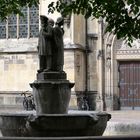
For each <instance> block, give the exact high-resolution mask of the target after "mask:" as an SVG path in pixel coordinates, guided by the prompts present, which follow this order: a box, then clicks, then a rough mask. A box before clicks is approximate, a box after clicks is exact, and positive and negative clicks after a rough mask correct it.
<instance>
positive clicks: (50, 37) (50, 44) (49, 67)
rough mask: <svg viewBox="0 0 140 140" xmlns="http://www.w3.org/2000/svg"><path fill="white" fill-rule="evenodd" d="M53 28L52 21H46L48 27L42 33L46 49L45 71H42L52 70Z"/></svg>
mask: <svg viewBox="0 0 140 140" xmlns="http://www.w3.org/2000/svg"><path fill="white" fill-rule="evenodd" d="M53 26H54V21H53V20H52V19H49V20H48V25H47V28H46V31H45V32H43V34H44V35H45V36H46V41H47V43H46V48H47V50H46V51H47V52H46V53H47V54H46V56H47V57H46V59H47V60H46V69H45V70H44V71H51V70H52V65H53V63H52V55H53V54H52V53H53V52H52V50H53V46H54V41H53Z"/></svg>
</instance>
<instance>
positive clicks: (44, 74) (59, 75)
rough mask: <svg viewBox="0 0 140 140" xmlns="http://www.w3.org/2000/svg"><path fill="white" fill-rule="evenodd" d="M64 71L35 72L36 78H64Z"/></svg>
mask: <svg viewBox="0 0 140 140" xmlns="http://www.w3.org/2000/svg"><path fill="white" fill-rule="evenodd" d="M66 78H67V76H66V73H65V72H57V71H51V72H41V73H38V74H37V79H38V80H51V79H53V80H56V79H59V80H61V79H66Z"/></svg>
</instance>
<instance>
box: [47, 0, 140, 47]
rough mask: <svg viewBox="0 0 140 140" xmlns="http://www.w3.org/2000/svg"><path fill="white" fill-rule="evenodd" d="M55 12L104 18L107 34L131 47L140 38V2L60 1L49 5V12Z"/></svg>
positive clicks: (108, 0)
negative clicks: (114, 36) (109, 33)
mask: <svg viewBox="0 0 140 140" xmlns="http://www.w3.org/2000/svg"><path fill="white" fill-rule="evenodd" d="M54 10H57V11H58V12H61V13H62V14H63V15H67V14H70V13H74V14H82V15H84V16H85V18H89V17H91V16H92V17H95V18H99V17H102V18H104V19H105V21H106V22H107V23H108V24H107V27H106V32H112V33H114V34H116V36H117V38H118V39H120V38H123V39H125V40H127V41H128V44H129V45H131V42H133V39H134V38H135V39H139V38H140V0H58V1H57V2H56V3H54V2H52V3H50V5H49V12H51V13H53V12H54Z"/></svg>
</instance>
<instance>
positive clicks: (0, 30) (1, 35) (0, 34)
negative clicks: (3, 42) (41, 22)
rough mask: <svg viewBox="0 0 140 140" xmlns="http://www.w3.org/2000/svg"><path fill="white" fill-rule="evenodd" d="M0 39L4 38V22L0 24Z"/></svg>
mask: <svg viewBox="0 0 140 140" xmlns="http://www.w3.org/2000/svg"><path fill="white" fill-rule="evenodd" d="M0 38H1V39H3V38H6V21H2V22H0Z"/></svg>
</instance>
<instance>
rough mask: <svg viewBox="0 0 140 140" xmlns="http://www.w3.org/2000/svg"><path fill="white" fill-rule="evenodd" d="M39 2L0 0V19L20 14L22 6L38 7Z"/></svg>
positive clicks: (34, 0) (30, 0)
mask: <svg viewBox="0 0 140 140" xmlns="http://www.w3.org/2000/svg"><path fill="white" fill-rule="evenodd" d="M38 4H39V0H0V19H1V20H4V19H6V17H7V16H9V15H10V14H12V13H13V14H20V15H23V14H22V12H21V8H22V7H24V6H27V5H28V6H29V7H30V6H32V5H38Z"/></svg>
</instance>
